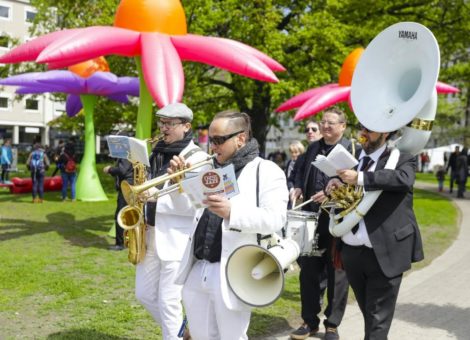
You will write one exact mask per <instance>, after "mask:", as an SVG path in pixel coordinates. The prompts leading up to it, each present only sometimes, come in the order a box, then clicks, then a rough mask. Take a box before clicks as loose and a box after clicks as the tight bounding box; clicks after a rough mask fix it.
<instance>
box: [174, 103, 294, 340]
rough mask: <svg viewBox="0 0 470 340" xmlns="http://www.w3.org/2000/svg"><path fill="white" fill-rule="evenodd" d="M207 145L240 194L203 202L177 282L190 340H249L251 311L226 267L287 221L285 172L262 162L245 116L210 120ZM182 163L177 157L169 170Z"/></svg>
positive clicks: (229, 115) (223, 115)
mask: <svg viewBox="0 0 470 340" xmlns="http://www.w3.org/2000/svg"><path fill="white" fill-rule="evenodd" d="M209 142H210V145H211V149H212V151H213V152H214V154H215V155H216V161H215V163H216V166H218V167H219V166H226V165H229V164H233V166H234V168H235V175H236V176H237V182H238V188H239V191H240V192H239V194H238V195H236V196H233V197H232V198H230V199H227V198H226V197H225V196H223V195H211V196H208V197H207V200H206V201H205V203H206V204H207V208H206V209H200V210H199V211H198V212H197V214H196V218H195V226H194V227H195V229H194V233H193V235H192V237H191V243H190V244H188V247H187V248H186V252H185V255H184V257H183V261H182V265H181V272H180V274H179V275H178V282H181V283H184V288H183V304H184V307H185V310H186V315H187V317H188V322H189V329H190V331H191V336H192V337H193V338H194V339H201V340H202V339H204V340H219V339H222V340H227V339H237V340H239V339H248V337H247V334H246V332H247V330H248V326H249V323H250V316H251V308H250V307H249V306H248V305H246V304H245V303H243V302H242V301H241V300H240V299H238V298H237V297H236V296H235V295H234V294H233V292H232V290H231V289H230V288H229V286H228V283H227V280H226V276H225V267H226V263H227V259H228V257H229V256H230V254H232V253H233V251H234V250H235V249H237V248H238V247H240V246H242V245H246V244H257V235H258V234H263V235H265V234H271V233H274V232H276V231H278V230H280V229H281V228H282V227H283V226H284V224H285V222H286V207H287V196H288V193H287V186H286V177H285V175H284V172H283V171H282V170H281V169H280V168H279V167H278V166H277V165H276V164H274V163H273V162H271V161H268V160H263V159H261V158H260V157H259V156H258V155H259V148H258V142H257V141H256V139H254V138H253V137H252V132H251V123H250V117H249V116H248V115H247V114H246V113H240V112H233V111H225V112H221V113H219V114H217V115H216V116H215V117H214V120H213V121H212V123H211V125H210V127H209ZM182 164H184V159H181V158H175V159H174V161H173V162H172V170H176V169H178V168H179V167H180V166H181V165H182Z"/></svg>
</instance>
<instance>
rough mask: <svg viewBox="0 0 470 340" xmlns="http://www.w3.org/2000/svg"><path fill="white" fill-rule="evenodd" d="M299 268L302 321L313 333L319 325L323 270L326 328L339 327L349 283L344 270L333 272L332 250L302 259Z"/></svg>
mask: <svg viewBox="0 0 470 340" xmlns="http://www.w3.org/2000/svg"><path fill="white" fill-rule="evenodd" d="M298 263H299V266H300V277H299V281H300V299H301V303H302V311H301V315H302V319H303V320H304V322H305V323H306V324H308V325H309V326H310V328H312V329H315V328H317V327H318V326H319V324H320V318H319V317H318V314H319V313H320V312H321V300H322V295H323V290H322V287H321V282H322V280H323V278H324V272H325V270H326V273H327V277H328V289H327V299H328V305H327V307H326V309H325V316H326V320H325V321H324V324H325V327H338V326H339V324H340V323H341V320H342V319H343V315H344V311H345V309H346V304H347V302H348V288H349V284H348V280H347V277H346V273H345V271H344V270H335V268H334V267H333V263H332V260H331V249H329V248H328V249H327V250H326V251H325V252H324V253H323V256H321V257H316V256H311V257H308V256H301V257H299V260H298Z"/></svg>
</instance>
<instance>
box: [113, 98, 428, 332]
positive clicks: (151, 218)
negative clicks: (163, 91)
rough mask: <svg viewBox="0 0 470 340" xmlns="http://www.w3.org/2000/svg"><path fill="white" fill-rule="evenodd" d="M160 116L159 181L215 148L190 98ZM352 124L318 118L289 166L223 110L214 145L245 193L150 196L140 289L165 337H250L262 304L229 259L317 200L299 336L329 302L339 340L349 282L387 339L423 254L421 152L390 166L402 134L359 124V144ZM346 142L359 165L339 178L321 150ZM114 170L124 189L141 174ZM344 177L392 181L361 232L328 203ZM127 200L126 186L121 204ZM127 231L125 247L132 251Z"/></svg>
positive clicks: (369, 328)
mask: <svg viewBox="0 0 470 340" xmlns="http://www.w3.org/2000/svg"><path fill="white" fill-rule="evenodd" d="M157 117H158V119H159V122H158V125H159V127H160V132H161V134H162V138H161V139H160V140H159V142H158V143H157V144H156V145H155V146H154V147H153V150H152V154H151V157H150V164H151V167H150V169H149V176H148V179H152V178H156V177H159V176H162V175H164V174H167V173H168V174H173V173H175V172H176V171H178V170H180V169H182V168H184V167H187V166H189V165H190V164H194V163H197V162H198V161H200V160H202V159H205V158H206V157H207V154H206V153H205V152H204V151H203V150H201V149H199V148H198V147H197V146H196V145H194V143H193V141H192V140H193V138H192V129H191V121H192V118H193V114H192V111H191V110H190V109H189V108H188V107H187V106H186V105H184V104H181V103H180V104H171V105H168V106H166V107H164V108H162V109H160V110H159V111H158V112H157ZM346 127H347V120H346V116H345V114H344V113H343V112H342V111H340V110H338V109H336V108H331V109H327V110H326V111H325V112H324V114H323V116H322V118H321V120H320V121H319V122H314V121H311V122H308V123H307V124H306V128H305V136H306V140H307V145H306V147H305V145H304V144H303V143H301V142H300V141H294V142H292V143H291V144H290V146H289V153H290V156H291V157H290V160H289V161H286V162H285V166H284V167H283V169H281V167H280V166H279V163H280V162H279V159H280V157H281V156H282V154H281V153H278V154H273V155H271V156H272V157H271V160H268V159H263V158H261V157H260V156H259V146H258V143H257V141H256V139H255V138H253V134H252V131H251V122H250V117H249V116H248V115H246V114H245V113H241V112H237V111H225V112H221V113H219V114H217V115H216V116H215V117H214V119H213V121H212V122H211V124H210V127H209V144H210V147H211V151H212V153H213V154H214V156H215V159H214V165H215V168H219V167H224V166H226V165H229V164H232V165H233V166H234V170H235V175H236V178H237V182H238V188H239V193H238V195H236V196H234V197H231V198H230V199H228V198H226V197H225V196H224V195H218V194H214V195H208V196H207V197H206V199H205V200H204V204H205V208H200V209H196V208H194V206H193V205H192V203H191V199H190V197H189V196H188V195H187V194H185V193H180V192H172V193H170V194H168V195H164V196H162V197H159V198H158V199H157V200H155V199H152V197H154V195H153V193H152V192H153V191H154V190H157V189H154V188H152V189H149V191H148V192H146V193H145V194H142V199H143V200H145V202H146V203H145V206H144V212H143V215H144V220H145V225H146V255H145V258H144V259H143V261H142V262H140V263H138V264H137V266H136V286H135V294H136V297H137V299H138V300H139V301H140V302H141V303H142V305H143V306H145V308H146V309H147V310H148V312H149V313H150V314H151V315H152V316H153V318H154V320H155V321H156V323H158V324H159V325H160V326H161V328H162V334H163V339H177V338H178V336H184V337H185V338H186V339H188V338H189V337H191V338H192V339H195V340H198V339H204V340H205V339H247V330H248V327H249V324H250V318H251V310H252V306H251V304H250V303H249V302H247V301H245V300H243V299H242V298H241V297H239V296H238V295H237V294H235V292H234V290H232V288H231V285H230V282H227V277H226V274H225V273H226V270H227V263H228V261H229V260H228V259H229V257H230V255H231V254H232V253H233V252H234V251H235V250H236V249H238V248H239V247H242V246H244V245H249V244H259V241H260V235H269V234H273V233H277V232H280V230H281V229H282V228H283V227H284V226H285V225H286V222H287V216H288V214H287V210H288V207H293V206H295V205H296V204H298V202H301V201H307V200H309V199H311V202H310V203H309V204H305V205H303V206H302V209H303V210H304V211H305V212H310V213H315V214H317V216H318V224H317V227H316V230H315V233H316V234H317V236H316V242H317V244H316V246H317V247H318V249H319V251H318V253H315V254H314V255H312V254H311V255H310V256H306V255H305V256H300V257H299V258H298V259H297V263H298V264H299V267H300V272H299V284H300V286H299V292H300V301H301V306H300V307H301V318H302V319H303V323H302V324H301V325H300V326H299V327H298V328H296V329H294V330H293V331H292V333H291V338H293V339H306V338H307V337H309V336H311V335H315V334H317V333H319V332H320V328H321V315H320V313H321V311H323V312H324V315H325V317H324V318H323V327H324V334H325V336H324V338H325V339H327V340H335V339H339V338H340V332H339V330H340V325H341V320H342V317H343V315H344V313H345V309H346V305H347V298H348V290H349V286H351V287H352V289H353V291H354V293H355V295H356V298H357V301H358V304H359V306H360V309H361V311H362V313H363V316H364V321H365V328H364V332H365V334H366V336H365V338H366V339H386V338H387V334H388V331H389V329H390V326H391V322H392V319H393V313H394V310H395V304H396V300H397V296H398V291H399V287H400V284H401V279H402V276H403V272H405V271H406V270H408V269H409V268H410V266H411V263H412V262H416V261H419V260H421V259H422V258H423V252H422V244H421V237H420V232H419V229H418V225H417V222H416V219H415V217H414V213H413V210H412V199H413V190H412V187H413V184H414V178H415V172H416V171H417V161H416V157H413V156H411V155H409V154H406V153H402V154H401V156H400V158H399V160H398V164H397V166H396V169H394V170H393V169H387V170H384V167H385V164H386V163H387V161H388V159H389V157H390V149H389V148H388V147H387V142H388V140H389V139H390V138H392V137H393V135H394V133H378V132H374V131H370V130H368V129H367V128H365V127H363V126H359V127H358V130H359V131H360V132H359V133H360V135H361V136H362V137H364V138H365V139H366V142H364V143H363V144H362V145H359V144H356V143H355V142H354V143H353V142H351V141H350V140H349V139H347V138H345V136H344V133H345V130H346ZM337 144H341V145H342V146H344V147H345V148H346V149H347V150H349V152H350V153H351V154H353V155H354V157H356V158H357V159H358V162H359V166H358V167H357V168H355V169H345V170H341V171H338V173H337V177H336V178H329V177H328V176H326V175H325V174H324V173H322V172H321V171H320V170H318V169H317V168H316V167H315V166H313V165H312V161H313V160H315V158H316V156H317V155H325V156H327V155H328V154H329V153H330V152H331V150H332V149H333V148H334V147H335V146H336V145H337ZM278 157H279V158H278ZM202 170H204V168H202V169H201V168H199V169H197V170H196V171H202ZM104 171H105V172H106V173H108V174H110V175H113V176H115V178H116V184H117V188H119V186H118V184H119V183H120V182H121V181H122V180H128V181H130V180H131V178H132V167H131V165H130V164H125V163H123V162H122V161H118V162H117V164H116V166H115V167H107V168H105V169H104ZM403 173H406V176H402V174H403ZM169 182H170V181H169ZM169 184H170V183H165V184H164V185H163V187H165V186H167V185H169ZM344 184H349V185H360V186H362V187H364V189H365V190H372V191H374V190H381V191H382V195H381V196H380V198H379V199H378V200H377V202H376V203H375V204H374V205H373V206H372V208H371V210H370V211H369V212H367V213H366V214H365V216H363V218H362V219H360V221H359V223H358V224H357V225H356V226H355V227H354V228H352V229H351V231H349V232H348V233H346V234H345V235H343V236H342V237H333V236H332V235H331V233H330V232H329V218H330V217H329V214H328V213H327V212H326V211H325V210H324V209H321V208H320V205H321V203H322V201H323V200H324V199H325V198H326V197H328V195H330V193H331V190H333V189H334V188H336V187H338V186H341V185H344ZM159 189H161V188H159ZM123 204H125V203H124V202H123V201H122V197H121V201H120V198H119V196H118V204H117V210H116V212H117V211H118V210H119V209H120V207H121V206H122V205H123ZM118 235H119V234H118V233H117V237H116V247H119V249H122V248H121V241H120V240H121V237H122V236H118ZM325 294H326V298H325V299H324V298H323V297H324V295H325ZM324 304H325V306H324ZM183 306H184V311H185V315H183ZM185 326H186V327H188V328H187V329H186V328H185Z"/></svg>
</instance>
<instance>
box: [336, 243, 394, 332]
mask: <svg viewBox="0 0 470 340" xmlns="http://www.w3.org/2000/svg"><path fill="white" fill-rule="evenodd" d="M341 257H342V259H343V265H344V268H345V270H346V274H347V276H348V280H349V283H350V284H351V287H352V289H353V290H354V294H355V295H356V300H357V303H358V304H359V308H360V309H361V311H362V315H363V317H364V325H365V330H364V331H365V335H364V339H365V340H386V339H387V335H388V332H389V330H390V326H391V324H392V319H393V313H394V312H395V305H396V302H397V297H398V291H399V289H400V284H401V279H402V276H403V275H398V276H395V277H391V278H389V277H386V276H385V275H384V273H383V272H382V269H381V268H380V265H379V263H378V262H377V257H376V256H375V253H374V250H373V249H371V248H367V247H365V246H360V247H352V246H348V245H346V244H344V245H343V249H342V251H341Z"/></svg>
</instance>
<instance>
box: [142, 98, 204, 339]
mask: <svg viewBox="0 0 470 340" xmlns="http://www.w3.org/2000/svg"><path fill="white" fill-rule="evenodd" d="M157 117H159V118H160V120H159V122H158V126H159V127H160V132H161V136H162V138H161V140H159V141H158V143H157V144H156V145H155V147H154V148H153V150H152V154H151V156H150V165H151V167H150V178H155V177H159V176H162V175H165V174H166V173H167V169H168V168H169V165H170V160H171V159H172V158H173V157H174V156H184V157H185V158H186V159H187V160H188V161H189V162H191V163H197V162H200V161H203V160H205V159H206V158H207V156H208V155H207V154H206V153H205V152H203V151H202V150H201V149H200V148H199V147H198V146H196V145H195V144H194V143H193V134H192V131H191V121H192V119H193V112H192V111H191V110H190V109H189V108H188V107H187V106H186V105H184V104H181V103H176V104H169V105H167V106H165V107H164V108H162V109H161V110H159V111H158V112H157ZM166 185H167V184H165V186H166ZM159 189H161V188H159ZM194 213H195V210H194V209H193V207H192V204H191V202H190V200H189V198H188V197H187V195H186V194H184V193H183V194H181V193H179V192H174V193H171V194H168V195H164V196H162V197H159V198H158V200H157V201H156V202H155V200H153V202H152V200H149V201H148V203H147V204H146V206H145V218H146V224H147V235H146V236H147V251H146V255H145V258H144V260H143V261H142V262H140V263H139V264H137V266H136V288H135V294H136V297H137V299H138V300H139V301H140V302H141V303H142V304H143V305H144V306H145V308H146V309H147V310H148V311H149V312H150V314H152V316H153V318H154V319H155V321H156V322H157V323H158V324H159V325H160V326H161V328H162V335H163V339H165V340H169V339H174V340H176V339H178V332H179V329H180V327H181V324H182V322H183V310H182V305H181V289H182V286H181V285H177V284H175V283H174V281H175V277H176V274H177V272H178V269H179V266H180V263H181V258H182V256H183V253H184V249H185V247H186V243H187V242H188V238H189V234H190V231H191V228H192V221H193V218H194Z"/></svg>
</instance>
